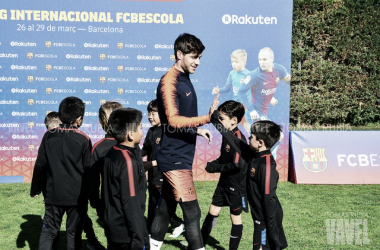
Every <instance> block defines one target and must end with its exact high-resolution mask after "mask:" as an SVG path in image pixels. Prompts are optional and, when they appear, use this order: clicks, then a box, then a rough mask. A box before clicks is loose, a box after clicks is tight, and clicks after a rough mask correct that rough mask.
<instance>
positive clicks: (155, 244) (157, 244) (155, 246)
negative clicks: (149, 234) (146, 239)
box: [150, 238, 164, 250]
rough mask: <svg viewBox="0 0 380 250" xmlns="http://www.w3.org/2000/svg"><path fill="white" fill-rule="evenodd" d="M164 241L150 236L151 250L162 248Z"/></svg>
mask: <svg viewBox="0 0 380 250" xmlns="http://www.w3.org/2000/svg"><path fill="white" fill-rule="evenodd" d="M162 243H164V242H163V241H158V240H154V239H152V238H150V250H160V249H161V246H162Z"/></svg>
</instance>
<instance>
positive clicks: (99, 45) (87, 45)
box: [83, 43, 110, 48]
mask: <svg viewBox="0 0 380 250" xmlns="http://www.w3.org/2000/svg"><path fill="white" fill-rule="evenodd" d="M83 46H84V47H85V48H109V47H110V46H109V44H107V43H84V44H83Z"/></svg>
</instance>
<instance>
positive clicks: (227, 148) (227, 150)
mask: <svg viewBox="0 0 380 250" xmlns="http://www.w3.org/2000/svg"><path fill="white" fill-rule="evenodd" d="M230 150H231V146H230V145H228V144H227V146H226V152H230Z"/></svg>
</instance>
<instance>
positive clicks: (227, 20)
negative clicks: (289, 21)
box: [222, 14, 277, 25]
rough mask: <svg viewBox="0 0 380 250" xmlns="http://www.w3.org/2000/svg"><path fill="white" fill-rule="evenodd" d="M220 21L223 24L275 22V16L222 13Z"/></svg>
mask: <svg viewBox="0 0 380 250" xmlns="http://www.w3.org/2000/svg"><path fill="white" fill-rule="evenodd" d="M222 22H223V23H224V24H258V25H262V24H266V25H268V24H277V17H263V16H262V15H259V16H256V17H254V16H249V15H245V16H237V15H228V14H226V15H224V16H223V17H222Z"/></svg>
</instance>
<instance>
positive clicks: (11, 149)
mask: <svg viewBox="0 0 380 250" xmlns="http://www.w3.org/2000/svg"><path fill="white" fill-rule="evenodd" d="M0 151H20V147H13V146H3V147H0Z"/></svg>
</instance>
